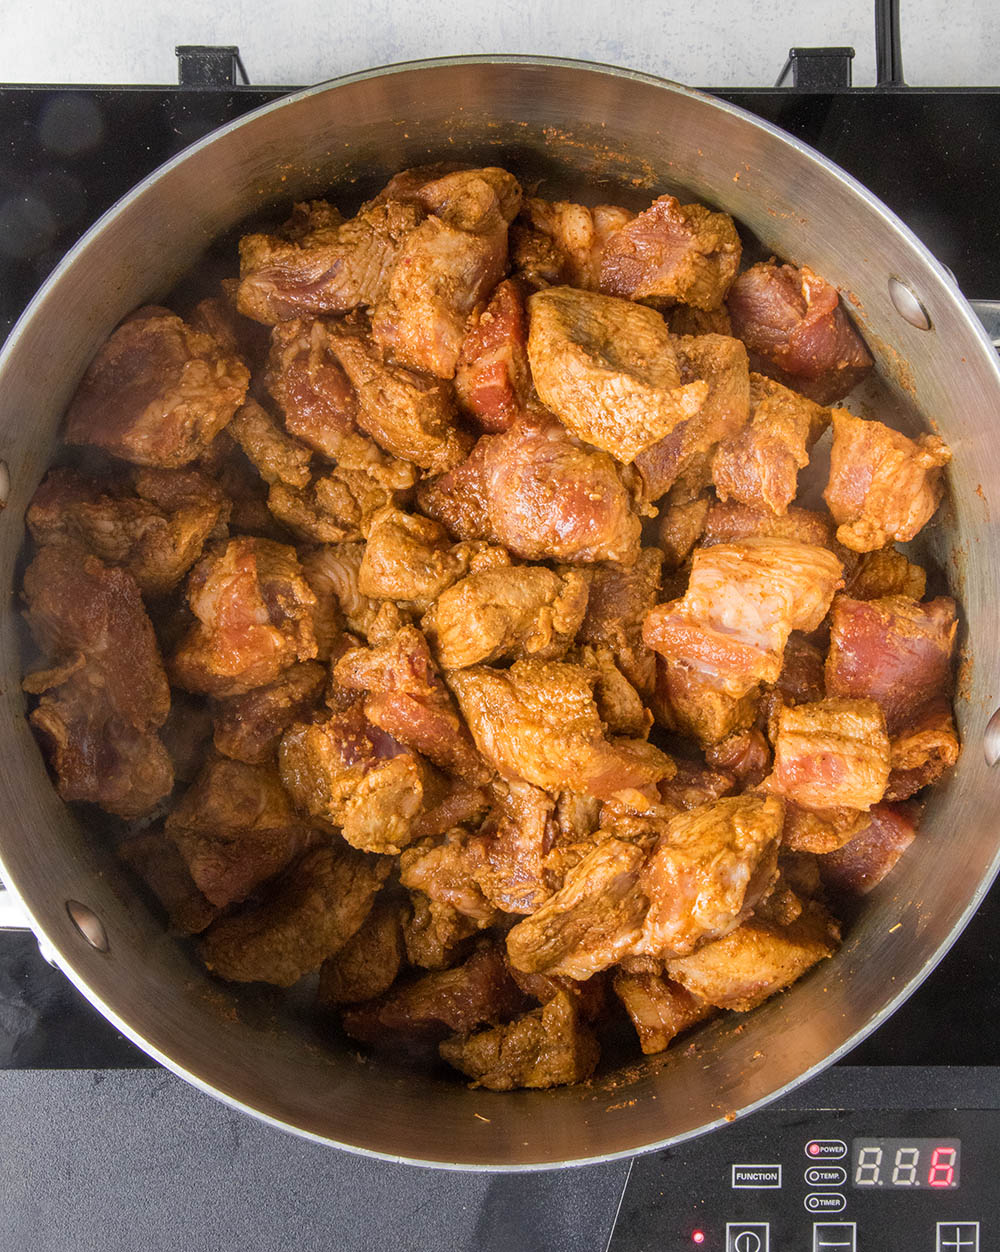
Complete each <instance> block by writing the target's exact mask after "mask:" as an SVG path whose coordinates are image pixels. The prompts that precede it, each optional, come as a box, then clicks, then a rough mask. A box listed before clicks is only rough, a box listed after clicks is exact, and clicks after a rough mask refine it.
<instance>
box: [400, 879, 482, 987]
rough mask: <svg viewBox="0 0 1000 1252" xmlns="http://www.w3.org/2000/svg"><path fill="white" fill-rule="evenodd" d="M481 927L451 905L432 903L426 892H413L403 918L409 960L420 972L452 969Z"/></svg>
mask: <svg viewBox="0 0 1000 1252" xmlns="http://www.w3.org/2000/svg"><path fill="white" fill-rule="evenodd" d="M478 929H479V927H478V926H477V924H476V923H475V921H473V919H472V918H471V917H465V916H464V915H463V914H462V913H459V912H458V910H457V909H455V908H453V907H452V906H451V905H450V904H444V903H442V902H441V901H440V900H429V899H428V898H427V896H425V895H424V894H423V892H422V891H411V892H410V906H409V909H408V912H407V914H406V915H405V916H404V917H403V943H404V946H405V947H406V959H407V960H408V961H409V963H410V964H411V965H416V966H419V968H420V969H450V968H451V966H453V965H454V964H455V963H456V962H457V961H458V959H459V957H461V956H464V955H465V954H466V952H467V951H468V947H469V944H468V942H467V941H468V940H469V939H471V938H472V936H473V935H474V934H476V932H477V931H478Z"/></svg>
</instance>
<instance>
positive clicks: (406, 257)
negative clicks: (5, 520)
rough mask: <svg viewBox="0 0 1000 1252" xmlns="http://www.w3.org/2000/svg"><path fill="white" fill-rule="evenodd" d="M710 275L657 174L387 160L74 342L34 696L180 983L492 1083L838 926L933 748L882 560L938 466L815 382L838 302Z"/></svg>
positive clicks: (943, 456) (726, 228)
mask: <svg viewBox="0 0 1000 1252" xmlns="http://www.w3.org/2000/svg"><path fill="white" fill-rule="evenodd" d="M740 257H741V247H740V239H739V236H738V235H737V232H736V229H735V228H734V225H733V222H732V220H731V219H730V218H729V217H728V216H726V215H725V214H723V213H716V212H712V211H711V210H709V209H708V208H706V207H704V206H702V205H698V204H688V205H682V204H680V203H679V202H678V201H677V200H676V199H674V198H672V197H671V196H661V197H660V198H659V199H657V200H656V201H654V202H653V204H652V205H651V206H650V207H649V208H648V209H646V210H645V211H644V212H640V213H638V214H633V213H630V212H627V211H625V210H624V209H620V208H615V207H608V206H601V207H598V208H595V209H588V208H585V207H582V206H581V205H578V204H570V203H559V202H547V201H544V200H541V199H532V198H527V197H525V196H524V195H523V194H522V189H521V187H520V186H519V184H518V182H517V181H516V179H515V178H514V177H513V176H512V175H511V174H510V173H508V172H506V171H504V170H501V169H493V168H488V169H456V168H455V167H434V168H426V169H418V170H408V171H405V172H403V173H401V174H398V175H397V176H396V177H395V178H393V179H392V181H391V182H390V183H389V185H388V186H387V187H386V188H385V190H384V191H382V192H381V194H379V195H378V196H376V197H375V199H374V200H371V201H369V202H368V203H366V204H365V205H364V206H363V207H362V208H361V209H360V211H359V212H358V213H357V214H356V216H354V217H352V218H350V219H349V220H344V219H343V218H342V217H341V215H340V213H339V212H338V211H337V209H335V208H334V207H333V206H332V205H331V204H328V203H326V202H325V201H318V202H312V203H308V204H302V205H298V206H296V208H295V210H294V212H293V213H292V216H291V218H290V219H289V220H288V221H287V222H286V223H285V225H284V226H283V227H281V228H280V229H279V230H277V232H276V233H274V234H253V235H248V236H246V237H245V238H244V239H243V240H242V242H241V244H240V278H239V280H236V279H233V280H229V281H226V282H224V283H223V284H222V290H221V291H219V292H218V293H217V294H215V295H211V296H209V297H208V298H205V299H203V300H202V301H201V302H200V303H198V304H197V306H196V307H194V308H191V309H188V310H185V316H184V317H183V318H182V317H181V316H178V314H177V313H174V312H171V311H168V310H167V309H165V308H159V307H149V308H143V309H140V310H139V311H138V312H136V313H134V314H133V315H132V316H131V317H129V318H127V319H126V320H125V321H124V322H123V323H122V324H121V325H120V326H119V327H118V329H117V330H116V331H115V332H114V334H113V335H112V336H111V338H110V339H109V340H108V342H107V343H106V344H105V345H104V346H103V347H102V348H101V349H100V351H99V352H98V354H97V356H96V358H95V359H94V361H93V363H92V364H91V366H90V368H89V370H88V371H87V373H86V376H85V377H84V379H83V381H82V383H81V385H80V388H79V390H78V392H77V394H76V396H75V398H74V400H73V401H72V404H71V405H70V409H69V412H68V415H67V419H66V428H65V437H66V443H67V444H68V445H72V446H73V447H74V448H76V449H80V448H81V447H84V448H86V449H87V451H86V453H85V454H83V453H81V452H79V451H77V452H76V453H74V454H73V457H74V460H73V465H72V466H69V465H68V464H67V465H65V466H63V467H61V468H53V469H52V470H51V471H50V472H49V474H48V476H47V478H46V479H45V480H44V482H43V483H42V485H41V486H40V487H39V489H38V492H37V494H36V496H35V498H34V500H33V502H32V504H31V506H30V509H29V511H28V518H27V520H28V525H29V528H30V532H31V536H32V539H33V541H34V545H35V549H34V553H33V558H32V560H31V564H30V566H29V567H28V569H27V573H26V574H25V579H24V598H25V601H26V613H27V619H28V622H29V625H30V627H31V631H32V634H33V637H34V640H35V643H36V645H37V650H38V653H39V654H40V658H39V660H38V661H37V662H36V664H37V666H38V668H36V669H35V670H34V672H32V673H30V674H29V675H28V677H27V678H26V680H25V688H26V690H27V691H28V692H30V693H32V695H33V696H36V697H38V699H37V703H36V704H35V705H34V708H33V710H32V712H31V714H30V720H31V724H32V726H33V727H34V730H35V733H36V734H37V736H38V739H39V741H40V743H41V745H42V748H43V750H44V752H45V755H46V757H47V760H48V762H49V765H50V767H51V769H52V772H53V774H54V776H55V780H56V784H57V786H58V788H59V792H60V794H61V795H62V796H63V798H64V799H65V800H67V801H71V802H76V803H83V804H87V805H92V806H98V808H99V809H101V810H104V811H106V812H107V813H111V814H115V815H117V816H118V817H119V818H121V819H124V820H123V821H122V822H121V823H120V825H121V829H122V832H123V835H122V840H121V846H120V853H121V856H122V857H123V858H124V860H125V861H126V862H127V863H128V865H130V866H131V867H132V868H133V869H134V871H136V873H137V874H138V875H139V876H141V878H142V879H144V880H145V882H146V883H147V884H148V886H149V887H150V888H151V890H152V892H153V893H155V895H156V896H158V897H159V899H160V901H161V902H162V904H163V906H164V908H165V910H166V912H167V914H168V915H169V919H170V924H171V926H172V928H173V929H174V930H175V931H176V932H180V933H183V934H186V935H190V936H195V938H194V940H193V942H194V943H195V944H196V945H197V950H198V952H199V954H200V956H201V958H202V960H203V961H204V963H205V965H206V966H207V967H208V969H209V970H211V971H212V972H213V973H214V974H215V975H217V976H218V977H220V978H223V979H227V980H230V981H233V982H258V981H259V982H265V983H272V984H276V985H277V986H280V987H288V986H291V985H292V984H294V983H297V982H298V981H299V980H300V979H303V978H306V977H308V976H311V975H316V974H318V979H317V980H316V982H317V986H318V990H317V996H318V1005H319V1008H320V1010H321V1011H322V1020H323V1021H326V1022H329V1023H330V1027H329V1028H330V1029H332V1030H336V1029H338V1027H336V1026H335V1025H334V1020H336V1021H337V1022H339V1029H340V1030H342V1031H343V1032H344V1033H345V1034H346V1035H347V1036H348V1037H349V1038H350V1039H352V1040H357V1041H361V1042H363V1043H365V1044H368V1045H371V1046H372V1047H374V1048H377V1049H380V1050H383V1051H386V1052H389V1053H395V1054H402V1053H407V1054H409V1053H411V1052H412V1051H413V1050H414V1049H418V1050H419V1049H421V1048H424V1049H430V1051H431V1052H432V1054H433V1055H435V1056H437V1055H438V1054H440V1056H441V1057H443V1058H444V1059H445V1060H446V1061H447V1062H448V1063H449V1064H450V1065H452V1066H454V1067H455V1068H456V1069H458V1070H460V1071H461V1072H462V1073H463V1074H465V1075H468V1076H469V1077H470V1078H471V1079H473V1080H474V1081H475V1082H477V1083H480V1084H482V1085H484V1086H486V1087H490V1088H495V1089H501V1090H502V1089H508V1088H513V1087H544V1086H551V1085H555V1084H560V1083H571V1082H575V1081H579V1080H582V1079H585V1078H587V1077H588V1076H589V1075H590V1074H591V1073H592V1071H593V1070H594V1067H595V1065H596V1063H597V1060H598V1055H599V1041H600V1036H601V1034H602V1032H605V1031H607V1030H609V1029H611V1028H612V1027H613V1028H614V1029H616V1030H617V1029H619V1027H620V1023H621V1022H622V1021H626V1020H627V1019H628V1018H630V1019H631V1022H632V1023H633V1024H634V1028H635V1032H636V1033H637V1035H638V1041H639V1045H640V1047H641V1048H642V1050H643V1051H644V1052H646V1053H655V1052H659V1051H661V1050H662V1049H664V1048H665V1047H666V1046H667V1045H668V1043H669V1042H670V1041H671V1039H673V1038H674V1037H675V1036H676V1035H677V1034H679V1033H680V1032H682V1031H685V1030H687V1029H688V1028H690V1027H691V1026H692V1025H694V1024H695V1023H697V1022H699V1021H701V1020H702V1019H705V1018H707V1017H710V1016H712V1015H713V1014H717V1013H718V1012H720V1011H721V1010H734V1011H736V1012H740V1013H742V1012H746V1011H748V1010H750V1009H752V1008H754V1006H755V1005H758V1004H760V1003H761V1002H762V1001H763V1000H764V999H765V998H766V997H768V996H770V995H772V994H773V993H775V992H777V991H779V990H781V989H782V988H784V987H786V986H788V985H789V984H790V983H792V982H793V981H794V980H795V979H797V978H798V977H799V976H800V975H801V974H802V973H804V972H805V971H806V970H807V969H809V968H810V967H811V966H813V965H814V964H815V963H816V962H818V961H820V960H822V959H823V958H825V957H828V956H830V955H831V954H832V953H833V952H834V951H835V949H836V947H837V945H838V942H839V928H838V923H837V921H836V920H835V916H834V913H833V912H832V911H831V909H835V908H836V905H837V901H838V899H841V900H842V899H843V898H844V897H845V896H849V895H852V894H854V895H856V894H858V893H862V892H865V891H868V890H869V889H871V888H872V887H873V886H874V885H875V884H877V883H878V882H879V881H880V880H881V879H882V878H883V877H884V876H885V875H886V874H887V873H888V871H889V870H890V869H891V868H892V866H893V865H894V863H895V862H896V860H897V859H898V857H899V856H900V854H901V853H902V852H903V851H904V850H905V849H906V847H907V846H908V845H909V843H910V842H911V840H912V839H913V837H914V831H915V824H916V818H917V811H918V810H917V804H916V803H915V802H914V801H913V800H912V799H911V797H913V796H914V795H915V794H916V793H917V792H918V791H919V790H920V789H921V788H922V787H924V786H926V785H927V784H928V783H931V782H933V781H934V780H935V779H937V778H938V777H939V776H940V775H941V774H942V773H944V771H945V770H946V769H948V767H949V766H951V765H952V764H953V763H954V761H955V760H956V757H957V755H958V741H957V739H956V735H955V729H954V726H953V723H952V711H951V704H950V690H951V681H952V652H953V646H954V638H955V605H954V603H953V601H952V600H950V599H948V598H945V597H939V598H936V599H931V600H926V599H925V598H924V591H925V574H924V571H923V570H922V569H921V568H920V567H919V566H917V565H915V564H913V563H912V562H911V561H910V560H909V559H908V558H907V557H906V556H905V555H904V554H903V553H902V552H900V551H899V550H897V549H896V548H895V547H894V546H893V545H894V543H895V542H897V541H898V542H906V541H908V540H911V539H912V538H913V537H914V536H915V535H916V534H917V532H918V531H919V530H920V529H921V527H923V525H924V524H925V523H926V522H927V521H928V520H929V519H930V517H931V516H932V514H933V513H934V511H935V508H936V506H937V504H938V502H939V499H940V497H941V493H942V490H943V484H942V466H943V465H944V464H945V463H946V462H947V460H948V457H949V452H948V449H947V448H946V447H945V446H944V444H943V443H942V441H941V440H940V439H939V438H937V437H935V436H932V435H922V436H920V437H919V438H918V439H916V440H913V439H910V438H908V437H906V436H905V435H903V434H902V433H900V432H898V431H896V430H893V429H890V428H889V427H888V426H886V425H884V424H883V423H881V422H879V421H876V420H870V419H863V418H861V417H857V416H853V415H852V414H851V413H850V412H848V411H847V410H845V409H843V408H836V407H835V408H831V407H828V406H830V405H832V404H835V403H836V402H838V401H839V400H841V399H842V398H843V397H844V396H845V395H846V394H847V393H848V391H850V390H851V388H852V387H853V386H854V385H855V384H856V383H857V382H858V381H859V380H860V379H861V378H863V377H864V375H865V374H866V373H867V372H868V371H869V370H870V368H871V365H872V361H871V358H870V356H869V354H868V352H867V350H866V348H865V346H864V344H863V342H862V341H861V339H860V338H859V336H858V334H857V333H856V331H855V330H854V329H853V327H852V325H851V323H850V322H849V320H848V319H847V317H846V316H845V314H844V312H843V310H842V308H841V306H840V303H839V300H838V296H837V293H836V291H835V290H834V289H833V288H832V287H831V286H830V285H829V284H828V283H826V282H825V281H824V280H823V279H822V278H820V277H818V276H817V275H816V274H814V273H812V272H811V271H810V270H809V269H807V268H805V267H803V268H801V269H795V268H793V267H791V266H788V265H781V264H778V263H776V262H774V261H768V262H765V263H760V264H755V265H753V266H751V267H750V268H747V269H745V270H744V272H742V273H740V272H739V271H740ZM831 425H832V451H831V452H830V472H829V480H828V482H827V484H826V487H825V491H824V492H823V499H825V507H824V506H823V505H822V504H819V505H818V507H817V508H816V509H809V508H805V507H802V506H801V504H796V503H795V501H796V498H797V496H798V495H799V487H800V484H799V481H798V479H799V473H800V471H801V470H802V469H803V468H804V467H805V466H806V465H807V463H808V462H809V459H810V449H811V448H812V446H813V444H814V443H815V442H816V441H817V440H818V438H819V437H820V436H821V434H822V433H823V432H824V431H825V430H826V428H827V427H829V426H831ZM62 459H63V460H64V461H68V459H69V457H68V454H67V455H65V456H63V457H62ZM81 466H82V467H83V468H81ZM821 485H822V484H821ZM817 503H818V499H817ZM651 735H652V739H653V740H655V742H653V741H652V740H651ZM85 812H86V811H85ZM90 812H91V813H93V810H90ZM96 816H97V823H96V824H97V825H98V826H100V827H104V828H106V827H107V826H108V822H107V819H106V818H104V817H103V814H100V813H98V814H97V815H96ZM626 1015H627V1017H626Z"/></svg>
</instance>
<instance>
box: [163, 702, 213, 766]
mask: <svg viewBox="0 0 1000 1252" xmlns="http://www.w3.org/2000/svg"><path fill="white" fill-rule="evenodd" d="M160 739H161V740H162V741H163V746H164V747H165V748H166V750H167V755H168V756H169V757H170V760H171V763H172V764H173V767H174V781H175V782H183V783H189V782H193V781H194V779H195V778H196V777H197V775H198V773H199V772H200V771H201V767H202V765H204V763H205V759H206V757H208V756H210V755H211V752H212V748H211V744H212V711H211V709H209V708H208V707H207V705H206V704H205V702H204V701H203V700H201V699H196V698H195V697H194V696H189V695H188V694H187V692H185V691H176V690H175V691H172V692H171V693H170V712H169V713H168V714H167V720H166V721H165V722H164V723H163V725H162V726H161V727H160Z"/></svg>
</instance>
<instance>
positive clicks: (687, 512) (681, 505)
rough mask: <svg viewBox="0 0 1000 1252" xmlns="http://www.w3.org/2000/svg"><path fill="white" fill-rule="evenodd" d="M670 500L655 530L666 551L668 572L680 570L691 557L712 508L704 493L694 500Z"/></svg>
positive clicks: (668, 498) (665, 505)
mask: <svg viewBox="0 0 1000 1252" xmlns="http://www.w3.org/2000/svg"><path fill="white" fill-rule="evenodd" d="M672 494H673V493H671V494H670V495H668V496H667V498H666V500H665V501H664V503H663V505H662V506H661V508H660V518H659V521H658V522H657V526H656V539H657V542H658V543H659V545H660V547H661V548H662V549H663V555H664V557H665V562H664V563H665V565H666V567H667V569H668V570H676V569H679V568H680V567H681V566H682V565H683V564H684V562H685V561H686V560H687V559H688V557H689V556H690V555H691V550H692V548H694V546H695V544H696V543H697V542H698V540H699V539H700V538H701V536H702V533H703V531H704V529H705V522H706V521H707V519H708V513H709V510H710V509H711V507H712V497H711V496H710V495H709V494H708V492H705V493H704V494H703V495H699V496H695V498H694V499H693V500H681V501H679V502H676V503H675V502H674V501H673V500H672V498H671V497H672Z"/></svg>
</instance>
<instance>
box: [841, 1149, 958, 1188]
mask: <svg viewBox="0 0 1000 1252" xmlns="http://www.w3.org/2000/svg"><path fill="white" fill-rule="evenodd" d="M961 1158H962V1141H961V1139H854V1140H853V1141H852V1143H851V1178H852V1181H853V1183H854V1185H855V1187H864V1188H879V1187H882V1188H886V1189H888V1190H890V1191H901V1190H916V1189H917V1188H925V1189H929V1190H938V1191H954V1190H955V1188H956V1187H957V1186H958V1182H959V1168H960V1165H961Z"/></svg>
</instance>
